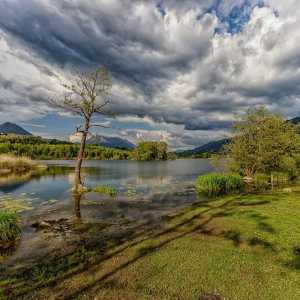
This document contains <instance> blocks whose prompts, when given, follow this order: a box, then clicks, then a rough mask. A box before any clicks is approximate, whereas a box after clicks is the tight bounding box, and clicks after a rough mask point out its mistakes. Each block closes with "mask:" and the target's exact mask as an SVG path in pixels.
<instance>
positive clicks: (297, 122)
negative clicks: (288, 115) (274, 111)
mask: <svg viewBox="0 0 300 300" xmlns="http://www.w3.org/2000/svg"><path fill="white" fill-rule="evenodd" d="M289 122H291V123H293V124H299V123H300V117H296V118H293V119H290V120H289Z"/></svg>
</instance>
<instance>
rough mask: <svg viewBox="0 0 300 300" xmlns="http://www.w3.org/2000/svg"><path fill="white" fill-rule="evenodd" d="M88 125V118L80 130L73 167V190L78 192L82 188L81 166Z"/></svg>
mask: <svg viewBox="0 0 300 300" xmlns="http://www.w3.org/2000/svg"><path fill="white" fill-rule="evenodd" d="M89 127H90V120H89V119H87V120H86V121H85V126H84V131H83V132H82V137H81V142H80V149H79V153H78V157H77V162H76V167H75V183H74V191H75V192H78V191H79V190H80V189H81V188H82V181H81V166H82V161H83V158H84V150H85V145H86V138H87V135H88V132H89Z"/></svg>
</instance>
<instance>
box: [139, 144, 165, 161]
mask: <svg viewBox="0 0 300 300" xmlns="http://www.w3.org/2000/svg"><path fill="white" fill-rule="evenodd" d="M134 158H135V159H136V160H142V161H146V160H149V161H150V160H167V159H168V145H167V143H165V142H156V141H144V142H140V143H139V144H138V145H137V147H136V149H135V151H134Z"/></svg>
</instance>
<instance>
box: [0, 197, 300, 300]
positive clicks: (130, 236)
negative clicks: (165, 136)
mask: <svg viewBox="0 0 300 300" xmlns="http://www.w3.org/2000/svg"><path fill="white" fill-rule="evenodd" d="M299 215H300V191H294V192H292V193H282V192H277V193H274V194H261V195H244V196H237V195H235V196H226V197H222V198H218V199H215V200H211V201H209V202H205V203H197V204H195V205H194V206H192V207H191V208H190V209H187V210H185V211H183V212H182V213H180V214H177V215H174V216H168V217H166V218H165V220H164V222H163V224H162V225H161V227H160V228H156V229H154V228H153V227H147V226H143V227H139V228H136V229H135V230H132V231H131V232H129V233H127V234H126V235H122V237H121V238H119V239H118V240H116V238H115V237H114V238H110V239H109V238H108V237H106V239H105V240H103V239H100V238H99V237H97V238H94V239H93V240H89V239H87V240H86V241H85V242H84V243H80V246H78V247H76V249H74V250H72V251H70V252H68V253H64V255H62V253H61V252H60V253H59V254H58V253H55V254H52V255H53V257H52V258H51V257H48V258H47V259H46V260H45V259H44V260H39V262H37V263H36V264H35V265H32V264H30V265H27V266H26V264H25V266H26V267H27V269H26V268H25V269H24V270H22V269H21V270H18V268H16V270H18V271H17V272H16V273H14V272H13V271H12V270H11V272H10V273H8V274H5V273H3V275H2V277H1V280H2V281H0V282H1V283H0V287H1V288H2V292H3V293H6V294H5V297H6V298H9V299H15V298H16V297H19V298H21V299H22V297H23V299H45V297H46V296H49V295H51V296H52V297H53V299H57V298H59V299H95V297H97V299H201V296H203V295H205V294H219V295H221V296H222V299H223V298H224V299H231V300H240V299H249V300H250V299H255V300H260V299H261V300H268V299H272V300H273V299H299V298H300V287H299V281H300V242H299V241H300V230H299V228H300V218H299ZM95 226H96V225H95ZM92 232H99V230H98V229H95V228H94V229H93V230H92ZM104 241H105V242H104ZM5 291H6V292H5ZM3 295H4V294H3ZM3 297H4V296H3Z"/></svg>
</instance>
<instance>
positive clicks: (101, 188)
mask: <svg viewBox="0 0 300 300" xmlns="http://www.w3.org/2000/svg"><path fill="white" fill-rule="evenodd" d="M88 191H89V192H95V193H99V194H102V195H107V196H111V197H116V196H117V193H118V191H117V189H116V188H115V187H113V186H110V185H97V186H96V187H94V188H91V189H88Z"/></svg>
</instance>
